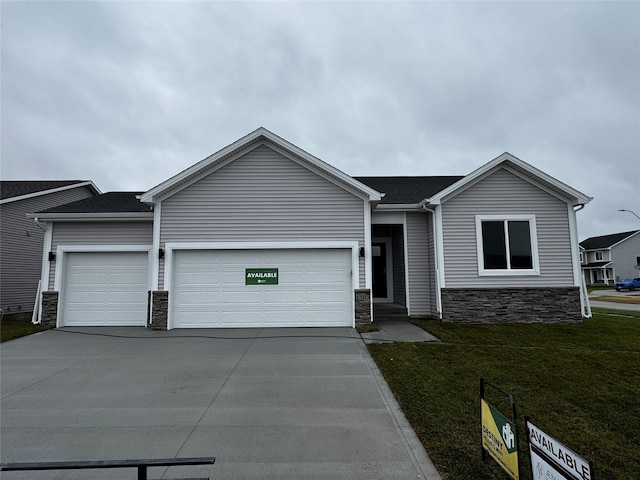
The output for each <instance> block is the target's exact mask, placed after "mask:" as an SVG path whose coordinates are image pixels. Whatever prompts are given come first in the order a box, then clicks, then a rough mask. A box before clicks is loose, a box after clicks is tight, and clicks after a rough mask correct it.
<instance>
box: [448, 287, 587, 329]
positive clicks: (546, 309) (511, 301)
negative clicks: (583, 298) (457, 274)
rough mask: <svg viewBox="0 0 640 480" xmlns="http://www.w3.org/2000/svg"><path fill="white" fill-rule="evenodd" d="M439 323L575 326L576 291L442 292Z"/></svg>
mask: <svg viewBox="0 0 640 480" xmlns="http://www.w3.org/2000/svg"><path fill="white" fill-rule="evenodd" d="M442 314H443V315H442V321H443V322H467V323H471V322H474V323H478V322H479V323H516V322H519V323H535V322H545V323H576V322H580V321H582V314H581V305H580V289H579V288H578V287H559V288H555V287H550V288H478V289H462V288H443V289H442Z"/></svg>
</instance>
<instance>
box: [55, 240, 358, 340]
mask: <svg viewBox="0 0 640 480" xmlns="http://www.w3.org/2000/svg"><path fill="white" fill-rule="evenodd" d="M356 261H357V258H356V259H354V254H353V250H352V249H348V248H326V249H318V248H314V249H305V248H294V249H256V250H232V249H223V250H206V249H200V250H183V249H174V250H172V251H171V253H170V254H169V255H167V258H166V266H165V268H166V269H167V270H166V273H167V275H166V281H165V283H166V285H165V288H167V289H168V290H169V328H235V327H287V326H292V327H293V326H314V327H316V326H352V325H353V318H354V314H353V290H354V278H353V265H354V263H355V262H356ZM149 270H150V266H149V253H148V252H70V253H67V254H66V255H65V273H64V286H63V288H62V296H61V303H62V307H61V310H60V316H61V319H62V322H60V323H61V324H62V325H65V326H112V325H127V326H128V325H137V326H143V325H145V324H146V319H147V308H148V307H147V305H148V304H147V298H148V290H149V287H148V286H149V284H150V277H149ZM248 270H251V271H269V272H277V283H276V282H275V281H274V280H271V281H268V282H260V283H259V282H255V281H251V280H249V281H247V278H246V277H247V271H248ZM356 275H357V273H356ZM356 280H357V279H356Z"/></svg>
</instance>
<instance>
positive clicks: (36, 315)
mask: <svg viewBox="0 0 640 480" xmlns="http://www.w3.org/2000/svg"><path fill="white" fill-rule="evenodd" d="M33 221H34V222H35V224H36V225H37V226H38V228H39V229H40V230H42V231H43V232H44V238H43V239H42V262H41V265H40V281H38V290H37V292H36V299H35V302H34V304H35V305H34V307H33V315H32V317H31V323H33V324H39V323H42V291H43V289H44V290H46V289H48V286H49V283H48V282H49V269H50V265H49V261H48V259H47V254H48V252H49V250H50V249H51V235H52V232H51V228H50V224H47V226H46V227H45V226H44V225H42V224H41V223H40V219H39V218H38V217H35V218H34V219H33Z"/></svg>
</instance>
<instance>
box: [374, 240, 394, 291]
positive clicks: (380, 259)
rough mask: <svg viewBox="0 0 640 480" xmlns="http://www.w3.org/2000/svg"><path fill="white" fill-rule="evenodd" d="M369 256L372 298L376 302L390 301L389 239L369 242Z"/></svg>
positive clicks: (390, 262) (391, 277) (391, 287)
mask: <svg viewBox="0 0 640 480" xmlns="http://www.w3.org/2000/svg"><path fill="white" fill-rule="evenodd" d="M371 258H372V263H373V265H372V267H373V299H374V301H376V302H392V301H393V284H392V279H393V272H392V271H391V269H392V265H393V264H392V261H391V260H392V259H391V239H374V240H373V242H372V243H371Z"/></svg>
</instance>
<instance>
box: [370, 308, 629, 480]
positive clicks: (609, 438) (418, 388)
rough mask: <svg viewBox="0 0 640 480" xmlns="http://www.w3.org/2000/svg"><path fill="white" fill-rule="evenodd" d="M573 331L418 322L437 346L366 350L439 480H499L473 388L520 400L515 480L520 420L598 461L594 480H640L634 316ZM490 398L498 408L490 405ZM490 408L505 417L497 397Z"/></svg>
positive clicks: (523, 453)
mask: <svg viewBox="0 0 640 480" xmlns="http://www.w3.org/2000/svg"><path fill="white" fill-rule="evenodd" d="M594 311H595V312H597V313H594V317H593V318H591V319H588V320H585V321H584V322H583V323H581V324H571V325H540V324H536V325H525V324H519V325H515V324H512V325H461V324H445V323H441V322H440V321H437V320H416V321H415V322H416V323H417V324H419V325H420V326H422V327H423V328H424V329H425V330H427V331H428V332H429V333H431V334H433V335H435V336H436V337H438V338H439V339H440V340H441V342H437V343H436V342H434V343H393V344H370V345H369V346H368V348H369V350H370V352H371V354H372V356H373V358H374V359H375V361H376V363H377V364H378V366H379V367H380V370H381V371H382V373H383V374H384V376H385V378H386V380H387V382H388V383H389V386H390V387H391V389H392V390H393V392H394V394H395V396H396V398H397V399H398V402H399V403H400V406H401V407H402V409H403V411H404V413H405V415H406V416H407V418H408V419H409V421H410V422H411V424H412V426H413V428H414V430H415V431H416V433H417V434H418V437H419V438H420V440H421V441H422V443H423V445H424V446H425V449H426V450H427V452H428V453H429V456H430V457H431V459H432V460H433V461H434V463H435V464H436V467H437V468H438V471H439V472H440V474H441V475H442V477H443V478H444V479H456V480H460V479H470V480H476V479H505V478H507V477H506V474H504V473H503V472H502V471H501V469H500V467H497V465H496V464H495V462H494V461H493V460H488V461H487V463H483V461H482V460H481V456H480V453H481V450H480V400H479V388H480V386H479V383H480V378H481V377H484V378H485V379H486V380H487V381H489V382H491V383H493V384H494V385H496V386H498V387H500V388H502V389H503V390H506V391H508V392H509V393H511V394H512V395H513V396H514V398H515V402H516V407H517V412H518V427H519V436H520V438H519V440H520V468H521V478H523V479H530V478H531V474H530V468H529V456H528V452H527V445H526V441H525V430H524V416H525V415H528V416H529V417H531V420H532V422H533V423H534V424H536V426H538V427H539V428H541V429H542V430H545V431H546V432H547V433H548V434H549V435H552V436H554V437H556V438H557V440H559V441H560V442H562V443H564V444H565V445H566V446H567V447H569V448H571V449H573V450H574V451H575V452H576V453H578V454H580V455H582V456H583V457H585V458H586V459H588V460H592V461H593V463H594V478H596V479H605V478H606V479H616V480H637V479H639V478H640V455H639V454H638V452H639V450H638V445H640V312H635V313H630V312H621V311H616V312H615V313H614V314H611V315H609V314H607V313H606V312H605V311H603V310H598V309H594ZM494 399H495V400H494ZM489 401H492V403H494V404H496V406H497V407H498V408H499V409H501V410H502V411H503V413H505V414H509V413H510V412H509V410H508V408H506V406H504V405H505V404H503V403H500V402H501V400H500V399H499V398H498V397H495V396H494V397H492V398H491V397H489Z"/></svg>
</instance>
